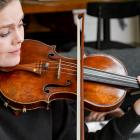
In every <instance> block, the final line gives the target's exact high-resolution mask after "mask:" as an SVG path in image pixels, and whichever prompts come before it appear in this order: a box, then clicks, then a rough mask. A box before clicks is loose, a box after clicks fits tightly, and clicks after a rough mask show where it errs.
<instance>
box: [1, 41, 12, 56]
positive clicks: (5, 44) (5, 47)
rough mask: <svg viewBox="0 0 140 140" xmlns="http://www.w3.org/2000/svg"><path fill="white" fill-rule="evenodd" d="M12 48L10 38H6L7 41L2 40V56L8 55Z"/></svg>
mask: <svg viewBox="0 0 140 140" xmlns="http://www.w3.org/2000/svg"><path fill="white" fill-rule="evenodd" d="M9 48H10V39H9V38H5V39H2V41H1V39H0V55H1V54H2V53H6V52H8V51H9Z"/></svg>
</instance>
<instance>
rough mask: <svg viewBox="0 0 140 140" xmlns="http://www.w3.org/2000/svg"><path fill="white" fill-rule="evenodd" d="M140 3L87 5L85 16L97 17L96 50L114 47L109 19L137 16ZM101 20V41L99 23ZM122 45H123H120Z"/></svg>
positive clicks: (92, 3)
mask: <svg viewBox="0 0 140 140" xmlns="http://www.w3.org/2000/svg"><path fill="white" fill-rule="evenodd" d="M139 3H140V1H136V0H133V1H120V2H91V3H88V5H87V14H88V15H91V16H94V17H97V18H98V23H97V42H96V43H97V44H96V48H97V49H99V48H102V46H105V47H106V46H108V45H109V46H110V45H111V46H112V45H115V44H113V43H116V42H113V41H111V40H110V19H112V18H119V19H122V18H126V17H134V16H137V15H138V14H139V13H140V12H139V11H140V10H139V8H140V6H139V5H140V4H139ZM102 19H103V41H101V21H102ZM121 45H123V43H121Z"/></svg>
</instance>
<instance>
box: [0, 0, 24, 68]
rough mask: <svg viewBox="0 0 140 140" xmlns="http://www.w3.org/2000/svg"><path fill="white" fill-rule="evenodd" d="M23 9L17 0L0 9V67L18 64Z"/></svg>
mask: <svg viewBox="0 0 140 140" xmlns="http://www.w3.org/2000/svg"><path fill="white" fill-rule="evenodd" d="M22 19H23V11H22V8H21V4H20V2H19V1H18V0H13V1H12V2H10V3H9V4H8V5H7V6H6V7H5V8H4V9H2V10H0V67H10V66H15V65H17V64H19V62H20V49H21V43H22V42H23V40H24V28H23V22H22Z"/></svg>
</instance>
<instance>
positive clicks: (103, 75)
mask: <svg viewBox="0 0 140 140" xmlns="http://www.w3.org/2000/svg"><path fill="white" fill-rule="evenodd" d="M84 80H86V81H92V82H98V83H104V84H110V85H113V86H117V87H118V86H119V87H120V88H131V89H132V88H134V89H138V88H140V85H139V84H138V81H137V79H136V78H135V77H130V76H124V75H119V74H114V73H109V72H106V71H102V70H97V69H94V68H88V67H84Z"/></svg>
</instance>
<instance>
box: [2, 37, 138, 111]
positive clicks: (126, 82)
mask: <svg viewBox="0 0 140 140" xmlns="http://www.w3.org/2000/svg"><path fill="white" fill-rule="evenodd" d="M76 71H77V64H76V59H72V58H68V57H64V56H61V55H59V54H58V53H57V52H56V51H55V47H54V46H49V45H46V44H44V43H42V42H40V41H36V40H30V39H28V40H25V41H24V42H23V43H22V50H21V62H20V64H19V65H17V66H15V67H7V68H3V67H1V68H0V92H1V94H0V99H1V100H2V101H3V102H4V105H5V106H6V107H10V108H12V109H13V110H15V111H23V112H26V111H27V110H33V109H37V108H48V106H49V104H50V103H51V102H52V101H54V100H58V99H72V100H73V99H75V98H76V86H77V85H76V80H77V79H76V75H77V73H76ZM83 73H84V106H85V108H87V109H90V110H94V111H111V110H113V109H115V108H117V107H119V106H120V105H121V103H122V102H123V100H124V98H125V95H126V92H127V89H128V88H134V89H137V88H139V84H138V81H137V79H136V78H134V77H130V76H127V70H126V68H125V67H124V65H123V64H122V62H121V61H119V60H118V59H116V58H115V57H113V56H109V55H105V54H95V55H90V56H87V57H85V58H84V68H83Z"/></svg>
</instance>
